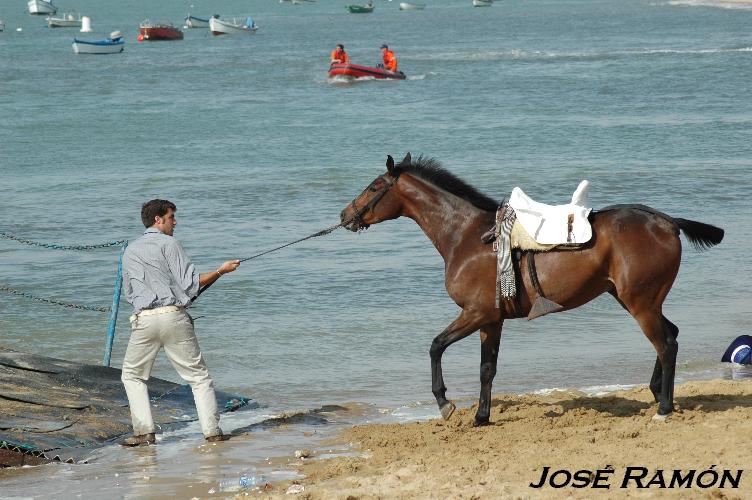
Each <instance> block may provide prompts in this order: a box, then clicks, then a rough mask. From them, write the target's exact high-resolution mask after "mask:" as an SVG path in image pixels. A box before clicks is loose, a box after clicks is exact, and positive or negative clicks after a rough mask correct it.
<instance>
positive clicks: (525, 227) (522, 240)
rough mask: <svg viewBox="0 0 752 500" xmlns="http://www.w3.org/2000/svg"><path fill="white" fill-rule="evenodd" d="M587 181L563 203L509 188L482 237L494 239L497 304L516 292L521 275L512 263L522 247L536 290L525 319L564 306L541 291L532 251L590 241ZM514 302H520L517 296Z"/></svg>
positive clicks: (517, 188)
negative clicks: (507, 196) (547, 201)
mask: <svg viewBox="0 0 752 500" xmlns="http://www.w3.org/2000/svg"><path fill="white" fill-rule="evenodd" d="M589 185H590V183H589V182H588V181H586V180H583V181H582V182H580V184H579V186H577V189H576V190H575V192H574V194H573V195H572V201H571V202H570V203H568V204H566V205H555V206H552V205H546V204H543V203H538V202H536V201H535V200H533V199H532V198H530V197H529V196H527V195H526V194H525V193H524V192H523V191H522V189H520V188H519V187H515V188H514V189H513V190H512V194H511V196H510V199H509V201H508V202H504V203H502V205H501V207H499V210H498V212H497V213H496V224H495V225H494V227H493V228H491V229H490V230H489V231H487V232H486V233H484V234H483V236H482V237H481V240H482V241H483V242H484V243H490V242H493V249H494V251H495V252H496V253H497V265H496V307H499V302H500V300H502V299H504V300H511V299H514V298H516V296H517V285H516V282H517V280H518V279H520V278H519V275H518V273H517V272H515V269H514V267H515V266H514V264H515V263H516V262H515V261H517V260H519V258H520V255H519V253H518V252H519V251H520V250H524V251H527V263H528V271H529V273H530V282H531V283H532V284H533V287H534V288H535V291H536V298H535V301H534V303H533V306H532V307H531V309H530V312H529V314H528V320H531V319H534V318H537V317H539V316H543V315H545V314H548V313H551V312H556V311H560V310H562V309H563V306H561V305H560V304H557V303H556V302H553V301H551V300H549V299H547V298H546V297H545V296H544V295H543V291H542V290H541V287H540V283H539V282H538V275H537V272H536V270H535V252H540V251H549V250H552V249H554V248H557V247H563V248H570V249H571V248H576V247H579V246H580V245H582V244H583V243H587V242H588V241H590V238H592V228H591V227H590V221H589V220H588V215H589V214H590V212H591V210H592V209H591V208H589V207H586V206H585V203H587V190H588V187H589ZM513 251H515V253H516V255H514V256H513ZM515 305H516V306H519V300H517V302H516V304H515Z"/></svg>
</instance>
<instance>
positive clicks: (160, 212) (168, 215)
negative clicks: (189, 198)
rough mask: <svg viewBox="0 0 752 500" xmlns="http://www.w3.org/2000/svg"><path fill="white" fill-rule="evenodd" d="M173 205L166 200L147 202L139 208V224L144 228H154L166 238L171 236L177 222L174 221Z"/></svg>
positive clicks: (174, 208) (174, 207)
mask: <svg viewBox="0 0 752 500" xmlns="http://www.w3.org/2000/svg"><path fill="white" fill-rule="evenodd" d="M175 210H177V207H176V206H175V204H174V203H173V202H171V201H168V200H151V201H147V202H146V203H144V204H143V206H142V207H141V222H143V223H144V227H154V228H156V229H159V230H160V231H162V232H163V233H164V234H166V235H167V236H172V233H173V231H174V230H175V226H176V225H177V224H178V222H177V221H176V220H175Z"/></svg>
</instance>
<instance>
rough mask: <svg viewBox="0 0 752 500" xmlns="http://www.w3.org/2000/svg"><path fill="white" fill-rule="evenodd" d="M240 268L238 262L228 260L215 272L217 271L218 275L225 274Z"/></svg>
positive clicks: (236, 260)
mask: <svg viewBox="0 0 752 500" xmlns="http://www.w3.org/2000/svg"><path fill="white" fill-rule="evenodd" d="M239 267H240V260H239V259H235V260H228V261H227V262H223V263H222V265H221V266H219V267H218V268H217V271H219V273H220V274H227V273H231V272H233V271H234V270H236V269H237V268H239Z"/></svg>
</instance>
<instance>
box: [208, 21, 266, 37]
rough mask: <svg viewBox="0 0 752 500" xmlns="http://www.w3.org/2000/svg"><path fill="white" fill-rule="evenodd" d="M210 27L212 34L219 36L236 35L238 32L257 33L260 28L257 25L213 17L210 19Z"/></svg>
mask: <svg viewBox="0 0 752 500" xmlns="http://www.w3.org/2000/svg"><path fill="white" fill-rule="evenodd" d="M209 29H210V30H211V32H212V35H214V36H219V35H234V34H238V33H245V34H251V33H255V32H256V30H257V29H258V27H257V26H247V25H246V24H244V23H239V22H234V21H229V20H224V21H223V20H221V19H216V18H212V19H209Z"/></svg>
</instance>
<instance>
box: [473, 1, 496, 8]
mask: <svg viewBox="0 0 752 500" xmlns="http://www.w3.org/2000/svg"><path fill="white" fill-rule="evenodd" d="M491 5H493V0H473V7H490V6H491Z"/></svg>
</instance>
